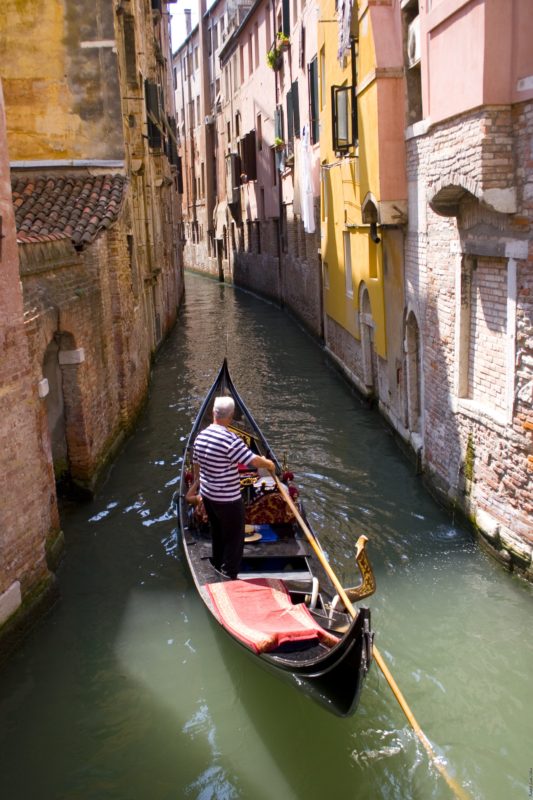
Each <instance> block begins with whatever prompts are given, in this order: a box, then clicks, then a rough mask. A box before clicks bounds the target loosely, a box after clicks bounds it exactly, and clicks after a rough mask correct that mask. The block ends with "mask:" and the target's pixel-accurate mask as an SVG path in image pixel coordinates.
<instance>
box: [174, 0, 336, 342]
mask: <svg viewBox="0 0 533 800" xmlns="http://www.w3.org/2000/svg"><path fill="white" fill-rule="evenodd" d="M278 32H280V33H281V32H283V33H284V37H281V36H280V37H278ZM195 37H197V39H198V41H199V45H200V58H199V67H198V74H197V75H196V74H195V76H194V81H195V84H193V82H192V81H191V82H190V89H189V91H188V93H186V92H184V93H182V94H183V97H182V99H181V100H180V72H179V70H180V63H181V64H182V63H183V61H184V56H185V55H186V52H187V53H188V55H187V58H188V57H189V56H190V53H191V52H192V53H194V47H195V45H194V39H195ZM282 39H283V41H282ZM316 40H317V15H316V7H315V6H312V5H311V4H310V3H309V4H307V3H305V2H301V0H297V2H290V3H289V2H288V0H283V2H273V0H257V2H255V3H253V5H251V7H250V4H249V3H248V4H245V3H240V4H237V5H235V4H233V3H232V4H229V3H226V2H225V0H219V2H218V3H214V4H213V5H212V6H211V7H210V9H209V10H208V11H205V10H204V13H203V14H202V16H201V20H200V24H199V32H198V33H196V32H195V31H193V32H191V34H190V36H189V38H188V40H187V41H186V42H185V43H184V45H183V46H182V48H180V50H179V51H178V52H177V53H176V54H175V56H174V59H175V64H176V66H177V68H178V72H177V83H178V91H177V100H176V102H177V105H178V107H179V106H180V105H181V107H182V109H184V110H185V113H186V115H187V111H186V105H187V103H190V102H191V100H192V93H193V91H194V89H193V86H194V85H198V86H200V87H201V89H200V96H201V97H203V98H204V102H203V105H202V106H201V119H202V121H203V129H202V130H198V131H197V132H191V125H190V123H189V127H188V129H187V132H186V133H184V134H183V135H185V136H186V139H187V141H188V142H189V144H185V145H184V149H183V153H185V161H188V166H187V164H184V168H185V170H187V169H189V170H191V169H192V168H193V167H194V170H195V174H196V184H194V182H193V181H189V184H190V185H191V186H193V187H194V185H196V187H197V188H196V193H197V196H196V199H195V200H194V199H192V200H191V201H189V202H188V203H187V208H185V207H184V219H188V221H189V222H188V224H186V235H187V238H188V241H187V243H186V245H185V265H186V266H187V267H189V268H193V269H197V270H199V271H205V272H208V273H210V274H213V275H217V276H218V277H219V278H220V279H221V280H228V281H234V282H235V283H236V284H238V285H241V286H245V287H247V288H249V289H252V290H253V291H257V292H259V293H261V294H263V295H266V296H268V297H271V298H273V299H274V300H276V301H277V302H279V303H280V304H282V305H286V306H288V307H289V308H290V309H291V310H292V311H293V312H294V313H295V314H296V315H297V316H298V317H299V318H300V319H301V320H302V322H303V323H304V324H305V325H306V326H307V327H308V328H309V329H310V330H311V331H312V332H314V333H315V334H317V335H321V330H322V310H321V286H322V285H321V267H320V261H319V256H318V250H319V246H320V242H319V236H318V235H317V230H316V229H317V225H318V208H319V147H318V108H317V91H318V82H317V81H318V70H317V59H316ZM202 42H204V45H202ZM202 46H203V51H202ZM278 50H279V53H278ZM274 51H275V52H276V53H277V55H278V57H277V58H276V59H273V58H272V57H270V58H269V56H268V54H269V52H271V53H272V54H273V53H274ZM202 52H203V54H204V55H203V57H202ZM185 60H186V59H185ZM268 60H270V62H271V64H270V66H269V64H268V63H267V61H268ZM274 61H275V62H276V63H275V64H274ZM195 65H196V62H195V61H194V58H193V70H194V69H196V66H195ZM181 74H182V75H183V74H184V71H183V68H181ZM313 108H315V111H316V115H315V117H314V118H313V119H312V117H313V112H312V110H310V109H313ZM191 113H192V112H190V113H189V114H188V116H189V117H191ZM182 130H183V129H182ZM276 137H277V138H278V139H279V140H283V143H281V142H280V143H279V144H278V146H275V142H276ZM193 141H194V146H193V144H192V143H193ZM195 147H196V157H195V158H193V156H192V153H193V152H194V148H195ZM188 152H190V153H191V155H190V156H189V157H188V159H187V155H186V154H187V153H188ZM202 164H203V165H204V166H203V167H202ZM202 170H203V172H202ZM198 171H199V173H200V182H199V183H198ZM203 174H205V183H202V175H203ZM187 180H188V179H187V178H186V182H187ZM204 186H205V195H204V194H202V189H203V187H204ZM184 189H185V187H184ZM194 213H196V215H197V217H196V218H197V220H198V221H200V219H204V220H205V231H203V228H202V225H201V223H200V230H199V233H198V236H197V234H196V233H195V228H194V224H193V223H194V218H193V214H194ZM200 215H201V216H200ZM203 232H204V234H205V235H204V236H202V233H203Z"/></svg>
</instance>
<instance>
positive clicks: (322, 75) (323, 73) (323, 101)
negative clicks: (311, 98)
mask: <svg viewBox="0 0 533 800" xmlns="http://www.w3.org/2000/svg"><path fill="white" fill-rule="evenodd" d="M325 105H326V51H325V50H324V48H322V50H321V51H320V110H321V111H322V110H323V109H324V106H325Z"/></svg>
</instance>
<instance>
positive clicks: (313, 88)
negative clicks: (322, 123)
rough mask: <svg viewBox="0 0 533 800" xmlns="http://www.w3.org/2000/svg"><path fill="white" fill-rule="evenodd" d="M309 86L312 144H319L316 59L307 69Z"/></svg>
mask: <svg viewBox="0 0 533 800" xmlns="http://www.w3.org/2000/svg"><path fill="white" fill-rule="evenodd" d="M307 75H308V86H309V121H310V123H311V124H310V129H311V130H310V134H311V144H316V143H317V142H318V136H319V130H318V122H319V110H318V62H317V59H316V57H315V58H314V59H313V60H312V61H311V63H310V64H309V66H308V68H307Z"/></svg>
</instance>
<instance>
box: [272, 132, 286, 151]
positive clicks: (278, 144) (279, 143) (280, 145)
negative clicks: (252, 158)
mask: <svg viewBox="0 0 533 800" xmlns="http://www.w3.org/2000/svg"><path fill="white" fill-rule="evenodd" d="M284 149H285V142H284V141H283V139H281V138H280V137H279V136H275V137H274V150H277V151H278V152H279V151H281V150H284Z"/></svg>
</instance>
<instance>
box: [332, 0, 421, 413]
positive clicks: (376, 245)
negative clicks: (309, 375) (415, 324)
mask: <svg viewBox="0 0 533 800" xmlns="http://www.w3.org/2000/svg"><path fill="white" fill-rule="evenodd" d="M346 5H348V4H346ZM396 5H397V4H396V3H391V4H390V5H388V6H377V5H375V4H374V3H373V2H372V0H368V1H367V0H363V2H360V3H359V5H358V6H357V4H355V5H354V8H353V13H352V14H351V17H346V15H347V14H349V13H350V12H349V10H348V9H347V11H346V12H345V18H344V19H343V16H342V12H341V14H340V19H339V20H337V18H336V10H335V1H334V0H326V2H324V3H322V4H321V17H320V22H319V31H318V49H319V84H320V158H321V165H322V184H321V185H322V197H321V256H322V262H323V280H324V316H325V325H324V328H325V340H326V346H327V347H328V349H329V350H330V352H331V353H332V355H333V356H334V357H335V358H336V359H337V360H338V361H339V362H340V364H341V366H342V367H343V368H344V369H345V371H347V372H348V373H349V375H350V377H351V378H352V380H354V382H355V383H356V384H357V385H358V386H359V388H360V389H361V390H362V391H363V392H364V393H365V394H368V395H374V396H376V397H378V398H379V400H380V402H381V404H382V405H384V407H385V408H384V410H386V409H387V407H388V405H389V402H390V400H391V397H392V398H393V399H395V395H397V398H396V399H397V400H398V409H399V408H400V405H401V397H400V394H401V380H400V381H399V380H398V369H397V366H396V360H397V359H396V358H395V357H394V356H395V355H396V356H397V358H399V359H400V360H401V339H402V324H403V322H402V318H403V305H404V300H403V281H402V273H403V232H402V229H401V225H402V224H403V223H405V221H406V205H407V203H406V198H407V188H406V180H405V156H404V152H405V144H404V137H403V133H404V132H403V127H404V118H403V94H402V93H403V80H404V79H403V67H402V63H401V61H402V32H401V18H400V15H399V12H398V13H396V12H397V9H396V8H395V7H396ZM339 8H341V7H340V6H339ZM391 42H394V47H391ZM339 54H340V55H339ZM389 317H390V319H389ZM397 340H399V343H398V345H396V342H397ZM391 342H392V343H393V344H392V346H391ZM395 351H397V352H395ZM391 356H392V358H391ZM400 378H401V376H400ZM394 383H396V388H397V389H398V391H396V392H395V391H394V386H393V384H394ZM394 405H396V403H394ZM397 413H398V412H397V411H394V410H393V411H392V414H393V416H395V415H396V414H397Z"/></svg>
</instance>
